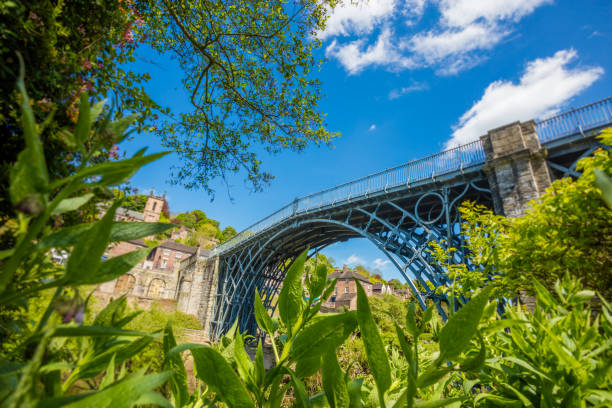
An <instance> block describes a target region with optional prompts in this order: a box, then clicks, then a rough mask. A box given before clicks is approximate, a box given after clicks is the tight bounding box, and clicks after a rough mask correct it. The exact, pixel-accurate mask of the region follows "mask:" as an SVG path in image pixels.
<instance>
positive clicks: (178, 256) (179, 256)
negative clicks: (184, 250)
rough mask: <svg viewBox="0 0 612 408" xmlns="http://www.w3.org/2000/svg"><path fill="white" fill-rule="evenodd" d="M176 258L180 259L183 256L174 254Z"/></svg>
mask: <svg viewBox="0 0 612 408" xmlns="http://www.w3.org/2000/svg"><path fill="white" fill-rule="evenodd" d="M175 256H176V257H177V258H179V259H181V257H182V256H183V254H176V255H175Z"/></svg>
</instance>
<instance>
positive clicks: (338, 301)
mask: <svg viewBox="0 0 612 408" xmlns="http://www.w3.org/2000/svg"><path fill="white" fill-rule="evenodd" d="M336 278H338V282H337V283H336V290H335V291H334V294H333V295H332V296H331V299H330V302H331V303H332V304H333V307H334V309H335V310H336V311H338V310H339V309H340V308H341V307H346V308H348V309H349V310H355V309H357V284H356V283H355V279H357V280H358V281H359V283H361V286H362V287H363V290H364V291H365V293H366V295H368V296H372V295H373V294H374V292H373V286H374V285H373V284H372V282H370V280H369V279H368V278H366V277H365V276H363V275H362V274H360V273H357V272H354V271H351V270H349V269H348V267H347V266H346V265H344V267H343V268H342V270H340V269H337V270H335V271H334V272H333V273H332V274H331V275H329V276H328V279H330V280H332V279H336Z"/></svg>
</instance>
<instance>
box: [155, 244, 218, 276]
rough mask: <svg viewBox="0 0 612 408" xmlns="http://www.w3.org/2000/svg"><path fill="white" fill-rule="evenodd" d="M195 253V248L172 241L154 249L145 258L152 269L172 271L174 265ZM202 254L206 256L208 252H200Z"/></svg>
mask: <svg viewBox="0 0 612 408" xmlns="http://www.w3.org/2000/svg"><path fill="white" fill-rule="evenodd" d="M196 251H197V247H192V246H189V245H184V244H179V243H177V242H174V241H172V240H168V241H166V242H163V243H161V244H160V245H158V246H157V247H155V249H153V250H152V251H151V253H150V254H149V256H147V260H148V261H151V262H152V267H153V269H165V270H168V271H171V270H173V269H174V264H175V263H178V262H180V261H181V260H182V259H185V258H188V257H190V256H191V255H193V254H195V253H196ZM202 252H205V254H203V256H208V253H209V251H207V250H202Z"/></svg>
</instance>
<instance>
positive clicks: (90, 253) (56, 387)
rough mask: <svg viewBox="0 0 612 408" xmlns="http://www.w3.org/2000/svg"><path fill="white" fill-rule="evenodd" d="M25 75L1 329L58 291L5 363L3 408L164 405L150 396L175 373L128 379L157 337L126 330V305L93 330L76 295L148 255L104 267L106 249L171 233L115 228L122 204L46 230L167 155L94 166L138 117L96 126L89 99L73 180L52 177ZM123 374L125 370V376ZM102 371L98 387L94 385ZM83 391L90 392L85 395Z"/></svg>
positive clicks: (158, 226) (158, 227)
mask: <svg viewBox="0 0 612 408" xmlns="http://www.w3.org/2000/svg"><path fill="white" fill-rule="evenodd" d="M23 77H24V74H23V68H22V70H21V75H20V78H19V80H18V82H17V87H18V89H19V91H20V93H21V123H22V128H23V135H24V138H25V145H26V148H25V150H24V151H23V152H21V153H20V155H19V157H18V160H17V163H16V164H15V166H14V167H13V169H12V171H11V175H10V178H11V183H10V188H9V191H10V195H11V200H12V203H13V205H14V206H15V208H16V209H17V211H18V212H19V228H18V231H17V234H18V236H17V239H16V245H15V247H13V248H11V249H8V250H5V251H2V252H1V253H0V259H1V260H2V271H1V274H0V307H1V311H2V315H3V316H2V317H3V321H10V315H11V313H12V311H14V310H16V309H19V308H23V307H28V303H29V302H30V300H31V299H32V298H33V297H34V296H36V295H37V294H38V293H40V292H41V291H44V290H47V289H50V288H53V289H55V292H54V294H53V296H52V297H51V299H50V301H49V302H48V304H47V305H46V307H45V308H44V313H42V315H41V316H40V318H39V320H38V322H37V324H36V326H35V328H34V329H33V330H31V331H30V332H29V333H28V336H26V337H25V338H23V341H22V342H21V343H20V344H19V345H17V347H15V348H14V349H13V350H12V351H11V353H10V354H9V355H6V356H3V357H2V360H1V361H0V372H2V375H1V380H0V381H2V385H3V387H2V394H1V395H0V398H1V403H2V406H7V407H26V406H60V405H61V406H64V405H66V406H73V407H86V406H108V407H110V406H113V407H117V406H126V407H127V406H131V405H133V404H136V403H140V404H142V403H157V402H159V401H160V398H161V397H160V396H159V395H158V394H151V392H152V390H153V389H154V388H156V387H158V386H160V385H162V384H163V383H164V382H165V381H166V380H167V379H168V378H169V376H170V373H159V374H150V375H145V374H144V371H142V370H141V371H139V372H135V373H131V374H130V373H129V371H126V370H125V368H126V367H125V365H124V363H126V361H127V360H128V359H129V358H131V357H132V356H133V355H134V354H136V353H138V352H139V351H141V350H142V349H143V348H144V347H146V346H147V345H148V344H149V343H150V342H151V341H153V339H155V338H156V337H159V335H158V334H148V333H143V332H139V331H133V330H127V329H125V326H126V325H127V324H128V323H129V322H130V321H131V320H132V319H133V318H134V317H135V314H131V315H127V316H125V315H124V310H125V306H126V304H125V299H123V298H120V299H117V300H115V301H113V302H111V303H110V304H109V305H108V306H107V307H106V308H105V309H103V310H102V311H101V312H100V313H99V314H98V316H97V317H96V318H95V320H94V321H93V323H92V324H91V325H83V324H82V323H83V315H84V310H85V308H86V306H87V303H88V302H87V300H85V301H83V300H82V299H81V298H80V296H79V294H78V288H79V287H82V286H83V285H93V284H98V283H102V282H105V281H108V280H112V279H114V278H116V277H118V276H120V275H122V274H124V273H125V272H127V271H128V270H130V269H131V268H132V267H133V266H134V265H136V264H137V263H138V262H140V261H141V260H142V259H143V258H144V257H145V256H146V255H147V254H148V252H149V249H144V250H138V251H134V252H130V253H127V254H124V255H121V256H118V257H116V258H112V259H109V260H105V261H103V260H102V254H103V253H104V251H105V249H106V247H107V246H108V244H109V243H111V242H118V241H122V240H130V239H137V238H142V237H145V236H149V235H152V234H156V233H160V232H163V231H165V230H167V229H169V228H172V227H173V225H172V224H162V223H127V222H114V221H113V217H114V213H115V210H116V208H117V207H118V205H119V204H120V202H115V203H114V204H113V205H112V206H111V207H110V208H109V209H108V211H107V212H106V214H104V215H103V216H102V217H101V218H100V219H99V220H97V221H96V222H93V223H90V224H79V225H75V226H71V227H64V228H51V227H50V226H49V224H50V221H52V220H53V217H54V216H55V215H56V214H63V213H67V212H71V211H77V210H78V209H79V208H80V207H82V206H83V205H85V204H86V203H88V202H89V201H90V200H92V198H93V197H94V194H93V193H92V191H93V190H95V189H101V190H104V189H107V188H108V187H110V186H115V185H118V184H121V183H123V182H125V181H126V180H127V179H129V178H130V177H131V176H132V175H133V174H134V173H135V172H136V171H137V170H138V169H139V168H140V167H142V166H143V165H145V164H147V163H150V162H152V161H154V160H156V159H158V158H160V157H162V156H163V155H164V154H165V153H157V154H152V155H144V150H141V151H139V152H138V153H136V154H135V155H134V156H133V157H131V158H129V159H125V160H117V161H111V162H106V163H98V164H96V163H95V160H94V158H95V156H96V155H97V154H99V153H100V150H101V149H102V148H103V142H102V140H101V138H102V137H105V136H107V135H108V134H110V135H111V136H112V137H114V138H115V140H118V141H120V140H121V139H123V138H124V137H125V136H126V134H127V133H126V130H127V128H128V127H129V126H130V124H131V122H132V121H133V120H134V118H133V117H127V118H122V119H119V120H116V121H112V120H111V117H110V114H109V115H107V116H106V117H103V118H100V119H98V116H99V115H100V114H101V112H102V110H103V103H98V104H96V105H94V106H92V107H90V105H89V102H88V99H87V97H86V96H85V95H83V96H82V98H81V104H80V108H79V113H78V120H77V124H76V127H75V129H74V131H73V132H71V131H68V130H64V131H63V137H65V138H66V139H67V140H69V141H70V145H71V146H74V148H75V152H78V153H79V154H80V155H81V156H82V159H81V160H80V163H79V165H78V166H77V168H76V170H75V172H74V173H73V174H70V175H68V176H67V177H64V178H60V179H54V178H53V175H52V174H49V172H48V171H47V164H46V159H45V156H44V152H43V148H42V143H41V139H40V132H41V131H42V129H44V128H45V126H46V125H47V124H48V122H49V121H50V120H52V117H51V116H50V117H48V118H47V120H46V121H45V122H44V123H42V124H37V123H36V121H35V119H34V115H33V112H32V109H31V106H30V101H29V99H28V96H27V92H26V90H25V85H24V79H23ZM109 193H110V192H109ZM60 249H65V250H67V251H68V252H69V257H68V260H67V262H66V264H65V265H63V266H61V267H57V266H56V267H53V268H48V267H47V266H48V263H46V262H43V261H42V260H43V259H45V258H46V257H47V254H48V253H49V251H51V250H60ZM73 320H74V323H70V322H71V321H73ZM14 323H15V324H14V325H12V326H10V327H11V329H10V330H12V331H16V330H20V329H23V327H20V325H19V323H20V322H18V321H16V322H14ZM11 334H12V333H11V332H8V333H4V339H3V340H6V339H7V338H14V337H11ZM64 346H65V347H64ZM116 367H117V368H118V367H123V368H122V369H121V370H120V372H119V374H118V375H116V373H115V371H116V370H115V368H116ZM104 372H105V373H106V375H105V376H104V378H103V380H102V381H101V382H100V383H99V384H98V383H96V382H95V381H93V380H92V379H94V378H97V377H98V376H100V375H101V374H102V373H104ZM92 381H93V382H92ZM85 384H86V385H85ZM84 386H85V388H86V389H87V390H88V392H85V393H83V392H79V391H82V388H83V387H84ZM127 390H129V392H127ZM90 391H93V392H90Z"/></svg>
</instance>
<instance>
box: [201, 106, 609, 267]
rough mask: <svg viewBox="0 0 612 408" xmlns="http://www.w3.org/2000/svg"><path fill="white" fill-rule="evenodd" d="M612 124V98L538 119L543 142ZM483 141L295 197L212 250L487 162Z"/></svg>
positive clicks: (540, 136) (214, 252)
mask: <svg viewBox="0 0 612 408" xmlns="http://www.w3.org/2000/svg"><path fill="white" fill-rule="evenodd" d="M610 123H612V98H607V99H603V100H601V101H598V102H595V103H592V104H590V105H586V106H583V107H580V108H578V109H572V110H570V111H568V112H565V113H562V114H560V115H557V116H554V117H551V118H548V119H545V120H541V121H538V122H537V123H536V132H537V134H538V139H539V140H540V142H541V143H543V144H544V143H547V142H550V141H553V140H557V139H561V138H564V137H567V136H571V135H575V134H584V133H585V132H587V131H589V130H593V129H596V128H599V127H602V126H605V125H607V124H610ZM485 159H486V158H485V153H484V149H483V146H482V143H481V141H480V140H476V141H474V142H471V143H467V144H464V145H461V146H458V147H455V148H452V149H449V150H445V151H442V152H440V153H436V154H433V155H431V156H427V157H424V158H422V159H418V160H414V161H411V162H408V163H405V164H402V165H399V166H396V167H392V168H390V169H387V170H383V171H380V172H378V173H374V174H371V175H369V176H366V177H362V178H359V179H356V180H352V181H349V182H347V183H344V184H341V185H338V186H335V187H332V188H328V189H326V190H323V191H319V192H318V193H314V194H310V195H307V196H304V197H301V198H297V199H295V200H294V201H293V202H291V203H289V204H287V205H285V206H284V207H282V208H281V209H279V210H278V211H276V212H274V213H272V214H270V215H269V216H267V217H265V218H264V219H262V220H260V221H258V222H256V223H255V224H253V225H251V226H250V227H248V228H247V229H245V230H244V231H242V232H240V233H239V234H237V235H236V236H234V237H233V238H231V239H230V240H228V241H227V242H225V243H223V244H222V245H220V246H219V247H217V248H215V249H214V250H213V251H212V254H213V255H215V254H220V253H224V252H227V251H229V250H231V249H232V248H234V247H235V246H237V245H239V244H240V243H241V242H243V241H244V240H246V239H248V238H249V237H250V236H252V235H254V234H259V233H261V232H263V231H265V230H266V229H268V228H271V227H273V226H275V225H277V224H278V223H280V222H282V221H286V220H288V219H290V218H293V217H297V216H300V215H303V214H306V213H308V212H311V211H316V210H318V209H321V208H323V207H327V206H334V205H339V204H342V203H346V202H349V201H351V200H357V199H360V198H364V197H367V196H369V195H372V194H376V193H380V192H383V191H384V192H386V191H388V190H390V189H395V188H398V187H400V186H405V187H407V188H410V186H411V185H412V184H414V183H418V182H423V181H424V180H428V179H430V180H435V178H436V177H439V176H442V175H445V174H449V173H453V172H456V171H462V170H464V169H468V168H470V167H473V166H477V165H481V164H483V163H484V162H485Z"/></svg>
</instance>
